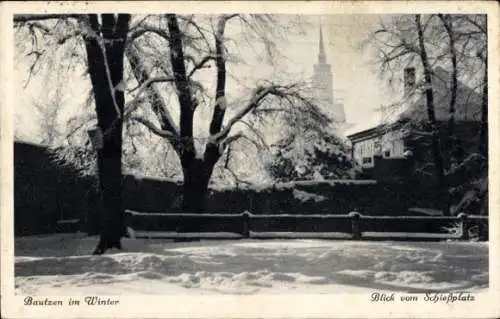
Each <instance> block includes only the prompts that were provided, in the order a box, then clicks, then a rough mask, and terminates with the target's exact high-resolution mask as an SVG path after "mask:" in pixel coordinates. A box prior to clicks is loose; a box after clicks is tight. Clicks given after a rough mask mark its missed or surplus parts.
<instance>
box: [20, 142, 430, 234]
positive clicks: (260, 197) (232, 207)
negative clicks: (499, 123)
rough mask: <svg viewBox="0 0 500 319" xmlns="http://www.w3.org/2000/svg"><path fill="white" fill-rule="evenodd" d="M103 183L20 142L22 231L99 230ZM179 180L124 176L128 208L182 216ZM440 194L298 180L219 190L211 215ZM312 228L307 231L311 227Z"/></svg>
mask: <svg viewBox="0 0 500 319" xmlns="http://www.w3.org/2000/svg"><path fill="white" fill-rule="evenodd" d="M96 185H97V181H96V180H95V179H94V178H92V177H81V176H79V175H78V173H77V172H76V171H75V170H73V169H71V168H70V167H63V166H60V165H57V164H56V163H54V162H53V161H52V159H51V156H50V154H49V153H48V152H47V151H46V150H45V148H43V147H40V146H36V145H32V144H26V143H15V147H14V205H15V232H16V234H36V233H48V232H54V231H57V230H59V229H60V228H61V225H67V224H60V223H58V221H60V220H69V219H80V220H81V221H82V222H83V223H84V224H86V225H87V226H89V228H90V229H96V228H97V225H98V220H99V218H98V216H99V215H100V214H99V210H100V209H99V200H98V196H97V191H96V189H97V188H96ZM181 194H182V187H181V184H180V183H178V182H172V181H168V180H160V179H148V178H139V177H134V176H125V177H124V200H125V203H124V204H125V208H127V209H132V210H136V211H142V212H160V213H161V212H170V213H180V206H181V205H180V203H181V201H182V196H181ZM437 198H438V197H437V193H436V192H435V191H433V189H432V188H429V187H418V186H417V185H414V184H404V183H389V182H387V183H380V182H376V181H373V180H361V181H356V180H343V181H320V182H296V183H286V184H276V185H267V186H262V187H255V188H250V187H249V188H244V189H211V190H210V192H209V195H208V198H207V202H206V206H207V209H206V210H207V212H212V213H226V214H235V213H241V212H243V211H251V212H252V213H254V214H282V213H288V214H346V213H348V212H350V211H358V212H360V213H362V214H365V215H401V214H405V213H406V212H407V211H408V208H411V207H419V206H420V207H432V203H435V202H436V200H437ZM304 227H305V226H304Z"/></svg>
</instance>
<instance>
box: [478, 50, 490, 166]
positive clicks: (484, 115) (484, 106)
mask: <svg viewBox="0 0 500 319" xmlns="http://www.w3.org/2000/svg"><path fill="white" fill-rule="evenodd" d="M486 54H487V53H486ZM478 142H479V143H478V151H479V154H481V155H483V156H484V158H485V159H486V161H485V163H486V165H487V164H488V57H487V56H485V60H484V74H483V94H482V97H481V127H480V130H479V141H478Z"/></svg>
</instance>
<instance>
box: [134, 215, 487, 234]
mask: <svg viewBox="0 0 500 319" xmlns="http://www.w3.org/2000/svg"><path fill="white" fill-rule="evenodd" d="M125 214H126V224H127V227H129V230H130V231H131V232H132V233H133V234H134V236H135V237H149V238H197V239H206V238H211V239H213V238H219V239H236V238H328V239H354V240H361V239H366V240H429V241H436V240H446V239H460V240H468V239H470V235H471V232H474V233H475V236H477V237H478V239H479V240H487V239H488V217H487V216H479V215H467V214H465V213H461V214H459V215H458V216H368V215H361V214H359V213H357V212H350V213H349V214H347V215H306V214H280V215H269V214H266V215H255V214H252V213H250V212H243V213H239V214H171V213H147V212H137V211H132V210H126V212H125ZM186 225H191V226H193V225H194V226H195V227H194V228H196V232H193V231H183V227H184V226H186ZM192 229H193V227H191V230H192Z"/></svg>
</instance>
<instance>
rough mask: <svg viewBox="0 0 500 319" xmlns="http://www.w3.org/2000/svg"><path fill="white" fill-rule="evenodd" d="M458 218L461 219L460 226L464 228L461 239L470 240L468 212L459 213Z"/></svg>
mask: <svg viewBox="0 0 500 319" xmlns="http://www.w3.org/2000/svg"><path fill="white" fill-rule="evenodd" d="M457 218H458V219H460V228H461V230H462V235H461V237H460V239H462V240H468V239H469V225H468V222H467V214H465V213H460V214H458V216H457Z"/></svg>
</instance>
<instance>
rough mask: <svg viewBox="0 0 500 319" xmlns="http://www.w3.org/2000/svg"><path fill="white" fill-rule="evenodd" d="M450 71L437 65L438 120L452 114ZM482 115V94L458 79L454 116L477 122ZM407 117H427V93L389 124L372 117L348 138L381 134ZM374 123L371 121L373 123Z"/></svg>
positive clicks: (465, 120) (445, 118) (435, 93)
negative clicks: (450, 106) (450, 109)
mask: <svg viewBox="0 0 500 319" xmlns="http://www.w3.org/2000/svg"><path fill="white" fill-rule="evenodd" d="M449 79H450V72H448V71H446V70H445V69H443V68H441V67H437V68H436V69H434V75H433V88H434V101H435V102H434V103H435V109H434V110H435V115H436V120H437V121H446V120H448V118H449V104H450V99H451V97H450V94H449V93H450V90H449V87H448V86H449V85H448V82H449ZM480 118H481V94H479V93H478V92H477V91H475V90H474V89H472V88H470V87H469V86H467V85H465V84H464V83H463V82H461V81H458V87H457V98H456V105H455V120H456V121H460V122H467V121H471V122H477V121H480ZM404 119H420V120H423V119H427V108H426V97H425V95H424V94H421V95H420V96H418V97H417V98H416V99H415V100H414V102H412V103H411V105H409V106H408V107H407V108H406V109H405V110H403V111H401V112H399V113H398V114H395V115H394V116H392V118H391V119H390V120H388V121H387V122H386V123H387V124H380V122H379V121H378V123H376V121H374V120H373V119H370V120H369V121H366V122H363V123H360V124H358V125H356V126H355V127H353V128H350V129H349V131H348V132H346V136H347V138H349V139H351V140H352V139H358V140H359V139H363V138H367V136H372V135H376V134H379V133H380V131H381V129H382V128H383V127H385V128H386V129H387V127H386V125H392V124H395V123H397V122H399V121H401V120H404ZM370 123H371V124H370Z"/></svg>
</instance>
